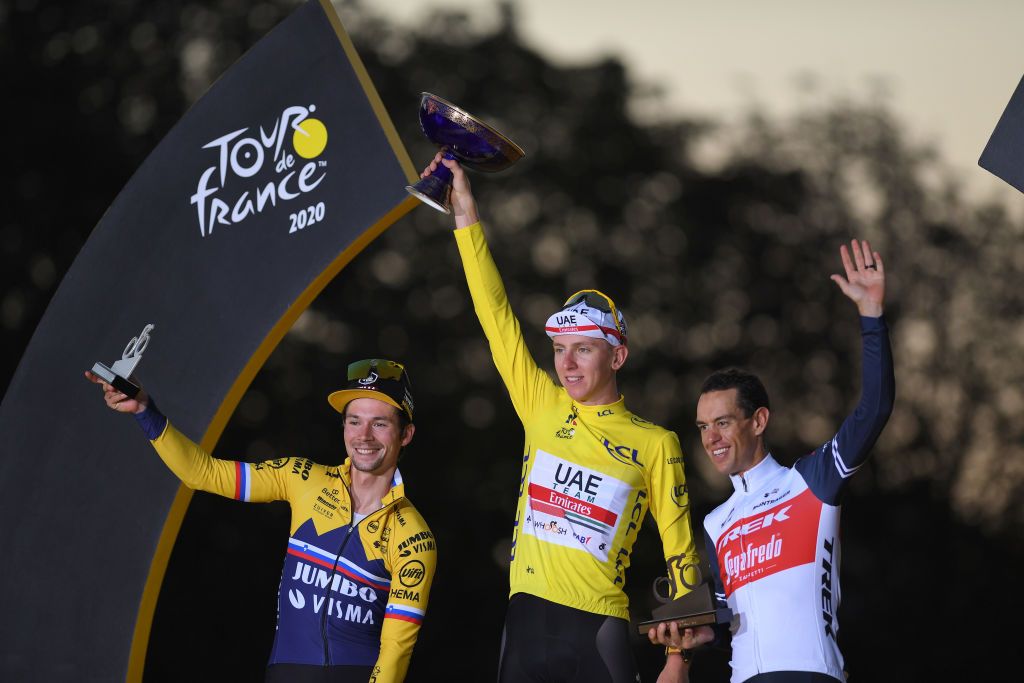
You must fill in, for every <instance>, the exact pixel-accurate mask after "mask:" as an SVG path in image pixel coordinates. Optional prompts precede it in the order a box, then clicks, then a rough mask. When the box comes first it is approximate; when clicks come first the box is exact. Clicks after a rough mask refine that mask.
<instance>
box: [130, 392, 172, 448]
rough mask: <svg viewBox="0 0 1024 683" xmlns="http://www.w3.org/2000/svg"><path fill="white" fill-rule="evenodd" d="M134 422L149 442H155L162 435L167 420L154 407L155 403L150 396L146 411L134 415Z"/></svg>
mask: <svg viewBox="0 0 1024 683" xmlns="http://www.w3.org/2000/svg"><path fill="white" fill-rule="evenodd" d="M135 421H136V422H137V423H138V424H139V426H140V427H142V431H144V432H145V433H146V438H148V439H149V440H150V441H155V440H156V439H157V438H158V437H159V436H160V435H161V434H163V433H164V428H165V427H167V418H166V417H164V414H163V413H161V412H160V409H159V408H157V407H156V401H154V400H153V397H152V396H150V397H149V403H148V404H147V405H146V409H145V410H143V411H142V412H141V413H136V414H135Z"/></svg>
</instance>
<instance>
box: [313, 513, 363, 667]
mask: <svg viewBox="0 0 1024 683" xmlns="http://www.w3.org/2000/svg"><path fill="white" fill-rule="evenodd" d="M350 500H351V498H350ZM352 520H353V523H352V524H350V525H349V527H348V532H347V533H346V534H345V535H344V536H343V537H342V539H341V547H339V548H338V553H337V554H336V555H335V556H334V566H333V567H331V575H330V576H329V577H328V578H327V586H326V588H327V592H326V593H325V594H324V604H323V607H324V610H323V611H322V612H321V613H320V637H321V638H322V639H323V641H324V666H325V667H326V666H330V665H331V650H330V641H329V640H328V639H327V613H328V612H329V611H330V602H328V598H330V594H331V584H332V583H334V573H335V572H336V571H338V562H340V561H341V554H342V553H343V552H344V551H345V546H346V545H347V544H348V539H349V538H350V537H351V536H352V532H353V531H355V530H356V526H357V525H356V524H355V517H353V518H352Z"/></svg>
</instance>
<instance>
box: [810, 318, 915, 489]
mask: <svg viewBox="0 0 1024 683" xmlns="http://www.w3.org/2000/svg"><path fill="white" fill-rule="evenodd" d="M860 334H861V339H862V341H863V345H864V352H863V361H862V363H861V366H862V367H861V394H860V402H858V403H857V407H856V408H855V409H854V411H853V413H851V414H850V415H849V416H847V418H846V419H845V420H843V424H842V426H841V427H839V431H838V432H837V433H836V435H835V436H834V437H832V439H831V441H828V442H827V443H825V444H824V445H822V446H821V447H820V448H818V449H817V450H816V451H815V452H814V453H811V454H809V455H807V456H806V457H804V458H801V459H800V460H798V461H797V463H796V469H797V471H799V472H800V474H801V475H803V478H804V479H805V480H806V481H807V485H808V486H809V487H810V488H811V491H812V492H813V493H814V495H815V496H817V497H818V499H819V500H821V501H822V502H824V503H827V504H829V505H838V504H839V501H840V499H841V498H842V494H843V491H844V490H845V488H846V482H847V480H848V479H849V478H850V477H851V476H852V475H853V473H854V472H856V471H857V469H858V468H859V467H860V466H861V465H862V464H863V463H864V461H865V460H867V457H868V454H869V453H870V452H871V448H872V447H873V446H874V445H875V441H876V440H877V439H878V436H879V434H881V433H882V428H883V427H885V423H886V422H887V421H888V420H889V415H890V414H891V413H892V406H893V400H894V398H895V395H896V378H895V374H894V372H893V366H892V348H891V347H890V346H889V328H888V327H887V326H886V324H885V319H884V318H881V317H879V318H866V317H863V316H862V317H861V319H860Z"/></svg>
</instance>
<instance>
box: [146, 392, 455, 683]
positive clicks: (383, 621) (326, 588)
mask: <svg viewBox="0 0 1024 683" xmlns="http://www.w3.org/2000/svg"><path fill="white" fill-rule="evenodd" d="M149 412H150V411H149V410H147V411H145V412H144V413H142V415H140V416H139V417H140V418H141V417H142V416H144V415H146V414H147V413H149ZM157 415H159V413H157ZM161 417H162V416H161ZM142 421H143V420H140V422H142ZM144 428H146V425H145V424H144ZM147 431H148V432H150V437H151V439H152V444H153V446H154V448H156V450H157V452H158V453H159V455H160V457H161V458H162V459H163V460H164V462H165V463H166V464H167V466H168V467H169V468H170V469H171V470H172V471H173V472H174V473H175V474H176V475H177V476H178V478H180V479H181V480H182V482H183V483H184V484H185V485H186V486H188V487H190V488H193V489H200V490H203V491H209V492H211V493H216V494H219V495H222V496H226V497H229V498H234V499H236V500H241V501H251V502H268V501H273V500H286V501H288V502H289V503H290V505H291V532H290V537H289V539H288V549H287V553H286V556H285V562H284V570H283V573H282V576H281V585H280V590H279V592H278V622H277V632H276V634H275V637H274V645H273V649H272V651H271V655H270V661H269V664H279V663H290V664H313V665H318V666H320V665H362V666H367V665H375V668H374V674H375V675H376V677H375V678H373V677H371V679H372V680H374V681H375V682H376V683H385V682H388V683H392V682H397V681H401V680H403V679H404V678H405V673H406V670H407V668H408V666H409V658H410V656H411V654H412V649H413V645H414V644H415V642H416V636H417V634H418V632H419V627H420V624H421V622H422V620H423V616H424V613H425V611H426V608H427V598H428V595H429V592H430V585H431V581H432V580H433V575H434V566H435V561H436V550H435V547H434V540H433V536H432V534H431V533H430V530H429V529H428V528H427V525H426V523H425V522H424V520H423V518H422V517H421V516H420V514H419V512H417V510H416V509H415V508H414V507H413V506H412V504H411V503H410V502H409V501H408V500H407V499H406V498H405V497H404V486H403V484H402V478H401V474H400V473H399V472H398V470H395V474H394V481H393V482H392V488H391V490H390V491H389V492H388V493H387V494H386V495H385V497H384V499H383V501H382V503H383V506H382V507H381V509H379V510H377V511H376V512H373V513H371V514H370V515H368V516H367V517H366V518H365V519H363V520H362V521H360V522H359V523H358V524H352V502H351V496H350V495H349V485H350V477H349V461H347V460H346V462H345V463H344V464H343V465H342V466H341V467H328V466H324V465H318V464H314V463H313V462H312V461H311V460H307V459H305V458H280V459H277V460H268V461H265V462H261V463H245V462H234V461H230V460H220V459H217V458H213V457H211V456H210V455H208V454H207V453H206V452H205V451H203V450H202V449H201V448H200V447H199V446H198V445H197V444H195V443H194V442H192V441H191V440H189V439H188V438H187V437H185V436H184V435H182V434H181V433H180V432H179V431H177V430H176V429H175V428H174V426H173V425H171V424H170V423H167V424H166V427H164V428H163V429H161V430H159V431H157V432H156V434H153V433H152V432H153V431H155V430H152V429H147ZM154 437H155V438H154ZM323 632H326V634H327V637H326V639H325V638H324V636H323V635H322V633H323ZM325 641H326V642H325Z"/></svg>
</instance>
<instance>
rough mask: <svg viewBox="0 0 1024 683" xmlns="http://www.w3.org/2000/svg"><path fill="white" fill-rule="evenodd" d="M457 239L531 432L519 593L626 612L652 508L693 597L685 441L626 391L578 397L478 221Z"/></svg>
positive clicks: (681, 587) (516, 577) (673, 566)
mask: <svg viewBox="0 0 1024 683" xmlns="http://www.w3.org/2000/svg"><path fill="white" fill-rule="evenodd" d="M455 237H456V241H457V243H458V246H459V252H460V254H461V256H462V262H463V266H464V268H465V271H466V280H467V282H468V284H469V291H470V293H471V294H472V297H473V303H474V306H475V308H476V313H477V316H478V317H479V319H480V324H481V326H482V327H483V330H484V333H485V335H486V336H487V340H488V342H489V343H490V348H491V354H492V356H493V357H494V363H495V365H496V366H497V369H498V372H499V374H500V375H501V377H502V379H503V380H504V382H505V386H506V387H507V388H508V391H509V395H510V396H511V398H512V403H513V405H514V407H515V410H516V412H517V413H518V415H519V419H520V420H522V423H523V427H524V429H525V432H526V444H525V448H524V452H523V474H522V479H521V483H520V491H519V502H518V506H517V509H516V521H515V529H514V531H513V547H512V563H511V569H510V584H511V586H510V589H511V590H510V595H511V594H515V593H529V594H531V595H536V596H538V597H541V598H544V599H546V600H550V601H552V602H555V603H558V604H562V605H567V606H569V607H575V608H577V609H581V610H585V611H587V612H592V613H596V614H605V615H609V616H614V617H620V618H623V619H629V611H628V600H627V598H626V594H625V593H624V592H623V586H624V584H625V578H626V577H625V573H626V569H627V568H628V567H629V563H630V552H631V550H632V547H633V544H634V542H635V540H636V535H637V532H638V530H639V528H640V524H641V522H642V521H643V518H644V515H646V513H647V510H648V509H650V510H651V513H652V514H653V515H654V518H655V520H656V521H657V524H658V529H659V530H660V532H661V538H662V544H663V546H664V552H665V558H666V563H667V565H668V568H669V576H670V578H671V580H672V583H673V585H674V588H675V590H676V595H681V594H683V593H685V592H686V591H687V590H688V589H687V588H685V584H683V583H682V582H681V581H680V579H681V576H680V574H681V572H682V571H683V568H684V567H685V566H686V565H687V564H689V563H691V562H694V561H696V551H695V547H694V541H693V536H692V532H691V528H690V514H689V496H688V494H687V490H686V480H685V477H684V474H683V462H682V461H683V456H682V451H681V449H680V447H679V439H678V437H677V436H676V435H675V433H673V432H671V431H668V430H666V429H663V428H661V427H658V426H656V425H654V424H652V423H650V422H648V421H646V420H644V419H641V418H640V417H637V416H636V415H633V414H632V413H631V412H629V410H628V409H627V408H626V406H625V403H624V401H623V400H622V398H621V397H620V399H619V400H618V401H617V402H616V403H612V404H610V405H602V406H584V405H579V404H577V403H576V402H574V401H573V400H572V398H571V397H570V396H569V395H568V393H567V392H566V391H565V389H563V388H562V387H560V386H558V385H557V384H555V383H554V382H553V381H552V380H551V378H550V377H549V376H548V375H547V374H546V373H545V372H544V371H542V370H541V369H540V368H539V367H538V366H537V364H536V362H535V361H534V359H533V357H532V356H531V355H530V353H529V351H528V350H527V348H526V345H525V343H524V341H523V337H522V333H521V330H520V326H519V321H518V320H517V319H516V318H515V316H514V315H513V313H512V311H511V308H510V307H509V303H508V299H507V297H506V295H505V289H504V286H503V284H502V282H501V278H500V276H499V274H498V271H497V268H496V267H495V265H494V261H493V259H492V257H491V254H490V251H489V249H488V248H487V243H486V241H485V239H484V234H483V229H482V227H481V226H480V224H479V223H477V224H474V225H472V226H469V227H467V228H461V229H458V230H456V231H455ZM690 578H692V577H690Z"/></svg>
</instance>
